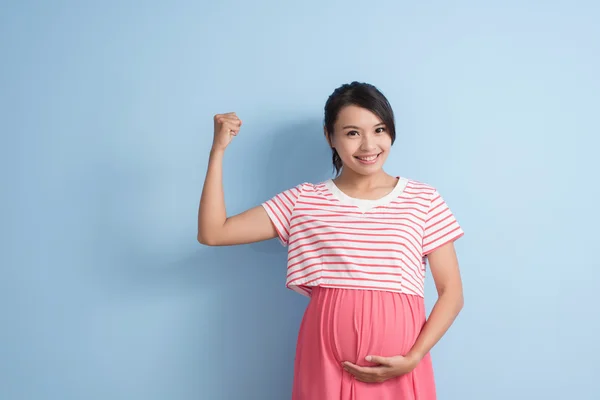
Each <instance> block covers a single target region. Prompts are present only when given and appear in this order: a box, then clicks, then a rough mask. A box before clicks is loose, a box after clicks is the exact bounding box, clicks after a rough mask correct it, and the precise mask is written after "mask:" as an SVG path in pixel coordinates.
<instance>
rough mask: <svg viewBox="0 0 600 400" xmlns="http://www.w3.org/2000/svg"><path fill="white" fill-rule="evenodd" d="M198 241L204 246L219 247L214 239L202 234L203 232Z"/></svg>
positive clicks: (199, 234)
mask: <svg viewBox="0 0 600 400" xmlns="http://www.w3.org/2000/svg"><path fill="white" fill-rule="evenodd" d="M196 239H197V240H198V243H200V244H203V245H205V246H216V245H217V243H216V242H215V240H214V238H211V237H210V236H207V235H205V234H202V232H198V235H197V237H196Z"/></svg>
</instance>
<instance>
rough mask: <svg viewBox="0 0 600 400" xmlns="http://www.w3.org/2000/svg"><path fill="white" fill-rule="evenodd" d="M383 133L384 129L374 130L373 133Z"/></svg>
mask: <svg viewBox="0 0 600 400" xmlns="http://www.w3.org/2000/svg"><path fill="white" fill-rule="evenodd" d="M383 132H385V128H384V127H381V128H377V129H375V133H383Z"/></svg>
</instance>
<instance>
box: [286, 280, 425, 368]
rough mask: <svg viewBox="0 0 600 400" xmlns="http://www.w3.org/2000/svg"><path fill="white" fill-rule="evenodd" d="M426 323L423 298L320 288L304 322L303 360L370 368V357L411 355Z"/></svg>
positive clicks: (302, 336)
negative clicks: (367, 358) (409, 353)
mask: <svg viewBox="0 0 600 400" xmlns="http://www.w3.org/2000/svg"><path fill="white" fill-rule="evenodd" d="M424 322H425V306H424V302H423V298H422V297H418V296H414V295H406V294H401V293H392V292H386V291H378V290H354V289H352V290H351V289H337V288H323V287H315V288H314V289H313V291H312V295H311V301H310V303H309V305H308V307H307V309H306V313H305V315H304V318H303V321H302V326H301V330H300V335H299V340H298V348H297V351H298V353H297V356H298V357H299V358H300V359H303V360H304V361H305V362H310V363H311V364H312V365H315V364H314V363H319V364H321V363H323V362H326V361H327V360H329V361H331V362H334V363H337V364H338V365H341V362H342V361H351V362H354V363H358V364H360V365H369V363H368V362H366V361H365V360H364V358H365V357H366V356H367V355H370V354H371V355H380V356H387V357H389V356H394V355H404V354H406V353H407V352H408V351H409V350H410V349H411V347H412V346H413V344H414V342H415V341H416V339H417V337H418V335H419V332H420V330H421V327H422V326H423V323H424ZM300 359H299V360H298V361H300ZM311 359H313V360H311Z"/></svg>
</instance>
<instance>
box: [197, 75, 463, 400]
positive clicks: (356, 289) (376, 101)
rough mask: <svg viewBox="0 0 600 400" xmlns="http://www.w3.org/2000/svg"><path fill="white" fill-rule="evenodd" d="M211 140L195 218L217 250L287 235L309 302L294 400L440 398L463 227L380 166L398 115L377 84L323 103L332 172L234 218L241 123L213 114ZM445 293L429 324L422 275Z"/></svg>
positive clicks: (429, 192) (458, 290) (440, 202)
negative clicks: (227, 186) (439, 367)
mask: <svg viewBox="0 0 600 400" xmlns="http://www.w3.org/2000/svg"><path fill="white" fill-rule="evenodd" d="M214 122H215V131H214V142H213V147H212V150H211V154H210V160H209V165H208V171H207V175H206V180H205V183H204V188H203V191H202V196H201V199H200V207H199V212H198V240H199V242H200V243H202V244H205V245H210V246H225V245H236V244H245V243H252V242H257V241H262V240H267V239H272V238H278V239H279V240H280V241H281V243H282V244H283V245H284V246H286V247H287V251H288V261H287V278H286V285H287V287H288V288H290V289H292V290H294V291H296V292H298V293H300V294H302V295H305V296H308V297H309V298H310V302H309V304H308V306H307V308H306V311H305V314H304V317H303V320H302V324H301V327H300V332H299V335H298V342H297V348H296V358H295V366H294V384H293V393H292V399H293V400H400V399H402V400H434V399H435V398H436V389H435V380H434V375H433V368H432V363H431V358H430V350H431V349H432V347H433V346H434V345H435V344H436V343H437V342H438V341H439V340H440V339H441V337H442V336H443V335H444V334H445V332H446V331H447V330H448V328H449V327H450V326H451V324H452V323H453V321H454V320H455V318H456V316H457V315H458V313H459V312H460V310H461V308H462V306H463V294H462V283H461V277H460V272H459V265H458V261H457V256H456V253H455V248H454V241H455V240H456V239H458V238H459V237H461V236H462V235H463V231H462V229H461V227H460V226H459V224H458V222H457V220H456V219H455V217H454V215H453V213H452V212H451V210H450V208H449V207H448V205H447V204H446V202H445V201H444V199H443V198H442V196H441V195H440V193H439V192H438V191H437V190H436V188H435V187H432V186H430V185H428V184H425V183H421V182H418V181H416V180H413V179H409V178H407V177H404V176H398V175H397V174H394V175H389V174H388V173H387V172H385V171H384V170H383V165H384V163H385V160H386V158H387V157H388V155H389V153H390V151H391V149H392V145H393V143H394V141H395V138H396V131H395V124H394V114H393V111H392V108H391V106H390V104H389V102H388V100H387V99H386V98H385V96H384V95H383V94H382V93H381V92H380V91H379V90H378V89H377V88H375V87H374V86H372V85H370V84H366V83H358V82H353V83H350V84H346V85H343V86H341V87H339V88H337V89H336V90H335V91H334V92H333V94H331V96H330V97H329V99H328V100H327V102H326V104H325V116H324V133H325V137H326V139H327V143H328V144H329V146H330V147H331V150H332V159H333V166H334V169H335V171H336V174H335V177H334V178H333V179H329V180H327V181H324V182H318V183H300V184H298V185H297V186H295V187H292V188H290V189H288V190H286V191H284V192H282V193H279V194H277V195H275V196H273V197H272V198H270V199H268V200H266V201H265V202H264V203H263V204H260V205H257V206H255V207H253V208H251V209H249V210H247V211H245V212H243V213H240V214H238V215H234V216H230V217H228V216H227V213H226V209H225V201H224V195H223V184H222V160H223V154H224V151H225V149H226V147H227V146H228V145H229V143H230V142H231V140H232V139H233V138H234V137H235V136H236V135H238V133H239V132H240V128H241V126H242V121H241V120H240V119H239V118H238V116H237V115H236V114H235V113H229V114H219V115H216V116H215V118H214ZM427 265H429V268H430V270H431V273H432V276H433V278H434V281H435V286H436V288H437V293H438V298H437V301H436V303H435V305H434V307H433V309H432V311H431V313H430V315H429V318H427V317H426V312H425V304H424V281H425V269H426V266H427Z"/></svg>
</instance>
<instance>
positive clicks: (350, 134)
mask: <svg viewBox="0 0 600 400" xmlns="http://www.w3.org/2000/svg"><path fill="white" fill-rule="evenodd" d="M346 135H347V136H356V135H358V131H348V132H346Z"/></svg>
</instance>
